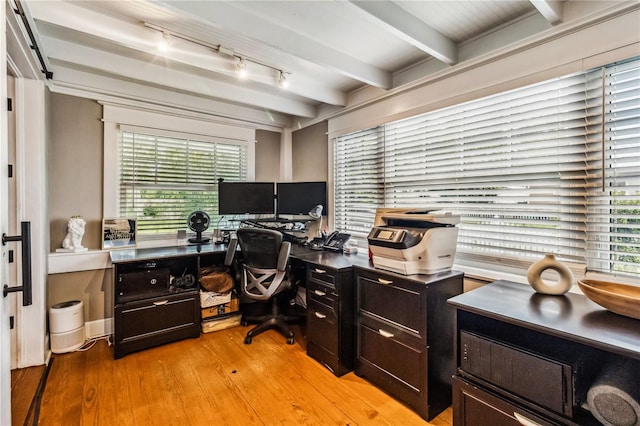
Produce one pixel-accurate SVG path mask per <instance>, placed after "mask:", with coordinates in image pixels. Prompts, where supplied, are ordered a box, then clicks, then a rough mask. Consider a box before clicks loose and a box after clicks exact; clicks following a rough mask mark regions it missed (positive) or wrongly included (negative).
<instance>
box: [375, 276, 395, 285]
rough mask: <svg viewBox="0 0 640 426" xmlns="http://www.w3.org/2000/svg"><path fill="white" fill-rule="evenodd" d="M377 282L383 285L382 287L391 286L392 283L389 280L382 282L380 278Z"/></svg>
mask: <svg viewBox="0 0 640 426" xmlns="http://www.w3.org/2000/svg"><path fill="white" fill-rule="evenodd" d="M378 282H379V283H380V284H384V285H389V284H393V281H391V280H383V279H382V278H378Z"/></svg>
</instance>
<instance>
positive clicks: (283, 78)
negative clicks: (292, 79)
mask: <svg viewBox="0 0 640 426" xmlns="http://www.w3.org/2000/svg"><path fill="white" fill-rule="evenodd" d="M278 85H279V86H280V87H282V88H283V89H286V88H287V87H289V81H288V80H287V76H286V75H285V74H284V71H280V77H278Z"/></svg>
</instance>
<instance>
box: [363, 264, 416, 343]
mask: <svg viewBox="0 0 640 426" xmlns="http://www.w3.org/2000/svg"><path fill="white" fill-rule="evenodd" d="M356 279H357V284H356V285H357V291H356V293H357V295H358V296H357V312H358V315H359V316H360V318H364V317H372V318H378V319H380V320H382V321H385V322H388V323H391V324H394V325H395V326H396V327H398V328H402V329H403V330H405V332H406V333H409V334H412V335H413V336H415V338H416V339H418V340H420V341H421V342H422V344H424V345H426V344H427V287H426V286H425V285H424V284H422V285H421V284H420V283H416V282H414V281H409V280H404V279H401V278H397V277H393V276H387V275H381V274H376V273H360V274H359V275H358V276H357V278H356ZM391 301H392V302H391Z"/></svg>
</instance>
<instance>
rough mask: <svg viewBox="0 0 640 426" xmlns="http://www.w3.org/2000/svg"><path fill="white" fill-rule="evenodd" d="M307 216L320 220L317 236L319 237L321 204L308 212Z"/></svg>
mask: <svg viewBox="0 0 640 426" xmlns="http://www.w3.org/2000/svg"><path fill="white" fill-rule="evenodd" d="M309 216H311V218H313V219H320V222H319V223H318V235H320V230H321V229H322V204H318V205H317V206H315V207H314V208H312V209H311V210H310V211H309Z"/></svg>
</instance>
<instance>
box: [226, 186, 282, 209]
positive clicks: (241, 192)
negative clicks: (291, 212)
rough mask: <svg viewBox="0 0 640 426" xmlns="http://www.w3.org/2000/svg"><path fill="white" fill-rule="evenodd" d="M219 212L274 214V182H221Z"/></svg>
mask: <svg viewBox="0 0 640 426" xmlns="http://www.w3.org/2000/svg"><path fill="white" fill-rule="evenodd" d="M218 214H220V215H233V214H270V215H273V214H274V183H273V182H220V183H219V184H218Z"/></svg>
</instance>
